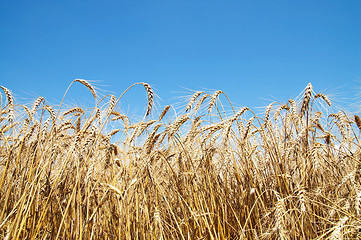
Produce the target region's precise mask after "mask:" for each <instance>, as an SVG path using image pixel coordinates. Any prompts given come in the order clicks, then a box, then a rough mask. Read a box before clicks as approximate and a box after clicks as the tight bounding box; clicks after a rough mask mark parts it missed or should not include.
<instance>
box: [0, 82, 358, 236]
mask: <svg viewBox="0 0 361 240" xmlns="http://www.w3.org/2000/svg"><path fill="white" fill-rule="evenodd" d="M75 84H77V85H78V84H80V85H79V86H81V85H83V86H84V87H85V88H87V89H88V90H89V91H90V93H91V94H92V96H93V98H94V103H95V104H94V106H92V107H90V108H87V109H85V108H80V107H78V106H75V107H72V106H71V107H68V106H67V107H64V106H63V105H65V104H63V102H64V99H66V94H67V92H68V91H66V92H65V94H64V98H63V101H62V102H61V104H60V105H58V106H50V105H48V104H47V100H46V99H44V98H42V97H39V98H38V99H36V101H35V102H34V103H31V104H28V105H20V104H17V103H16V102H17V101H16V99H14V97H13V95H12V93H11V89H7V88H6V86H1V89H2V90H0V91H1V108H0V111H1V112H0V239H34V240H35V239H129V240H130V239H154V240H161V239H176V240H182V239H358V238H361V179H360V178H361V152H360V130H361V120H360V118H359V117H358V116H357V115H354V114H352V113H349V112H346V111H344V110H342V109H337V108H335V107H334V106H333V103H332V99H329V98H328V96H326V95H324V94H322V93H317V92H314V91H313V87H312V85H311V84H308V85H307V86H306V88H305V89H304V90H302V89H300V92H301V91H302V94H301V95H300V97H298V98H296V99H294V100H293V99H290V100H289V101H288V102H285V103H279V102H274V103H271V104H269V105H268V106H267V107H266V108H265V110H264V111H263V112H262V114H256V113H255V112H254V111H253V110H252V109H249V108H248V107H242V108H239V109H237V108H234V107H233V106H232V103H231V102H230V101H228V97H227V95H226V93H224V92H222V91H220V90H219V91H215V92H214V93H207V92H202V91H197V92H194V94H193V96H190V98H189V99H188V101H187V102H185V103H184V106H183V107H182V109H180V110H179V111H174V108H173V107H172V106H170V105H168V106H166V107H165V108H164V109H158V110H159V111H158V112H157V111H154V97H155V93H154V92H153V89H152V87H151V86H150V85H149V84H147V83H135V84H133V85H132V86H130V87H129V88H128V89H126V90H125V91H124V93H123V94H122V95H120V96H113V95H106V96H104V97H102V98H101V97H100V96H98V93H97V91H96V90H95V89H94V87H93V85H92V84H91V83H89V82H88V81H86V80H82V79H76V80H74V81H73V82H71V84H70V85H69V88H68V90H69V89H70V88H71V86H72V85H75ZM131 88H143V89H144V96H139V97H144V98H145V99H147V101H148V102H147V106H145V111H144V117H142V120H139V121H134V120H133V118H132V116H127V115H125V114H123V113H122V111H121V110H120V109H121V106H120V100H121V98H122V97H123V96H124V94H131V92H128V90H129V89H131ZM87 89H84V90H86V91H88V90H87ZM89 96H90V97H91V95H89ZM92 100H93V99H92ZM225 109H227V110H225ZM176 112H177V113H176Z"/></svg>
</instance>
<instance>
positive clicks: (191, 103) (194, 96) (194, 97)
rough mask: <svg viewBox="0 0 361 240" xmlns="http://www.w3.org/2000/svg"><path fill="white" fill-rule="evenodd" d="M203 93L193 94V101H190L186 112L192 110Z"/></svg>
mask: <svg viewBox="0 0 361 240" xmlns="http://www.w3.org/2000/svg"><path fill="white" fill-rule="evenodd" d="M202 93H203V92H202V91H197V92H195V93H194V94H193V96H192V97H191V99H190V100H189V102H188V104H187V107H186V112H188V111H189V110H191V108H192V105H193V104H194V102H195V101H196V99H197V98H198V97H199V96H200V95H201V94H202Z"/></svg>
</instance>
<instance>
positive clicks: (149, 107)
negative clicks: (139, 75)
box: [141, 83, 154, 116]
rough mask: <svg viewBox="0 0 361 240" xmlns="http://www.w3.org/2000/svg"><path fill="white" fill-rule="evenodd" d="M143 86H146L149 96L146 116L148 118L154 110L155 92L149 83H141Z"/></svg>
mask: <svg viewBox="0 0 361 240" xmlns="http://www.w3.org/2000/svg"><path fill="white" fill-rule="evenodd" d="M141 84H142V85H143V86H144V88H145V90H146V91H147V95H148V105H147V112H146V113H145V116H148V115H149V114H150V111H151V110H152V107H153V102H154V99H153V96H154V93H153V90H152V88H151V87H150V85H149V84H148V83H141Z"/></svg>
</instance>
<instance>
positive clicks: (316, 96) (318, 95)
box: [314, 93, 331, 106]
mask: <svg viewBox="0 0 361 240" xmlns="http://www.w3.org/2000/svg"><path fill="white" fill-rule="evenodd" d="M316 98H322V99H323V100H324V101H325V102H326V103H327V105H328V106H331V101H330V99H329V98H328V97H327V96H326V95H324V94H322V93H317V94H316V95H315V96H314V99H316Z"/></svg>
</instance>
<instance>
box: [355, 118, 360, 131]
mask: <svg viewBox="0 0 361 240" xmlns="http://www.w3.org/2000/svg"><path fill="white" fill-rule="evenodd" d="M355 123H356V125H357V127H358V129H359V130H360V131H361V119H360V117H359V116H357V115H355Z"/></svg>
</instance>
